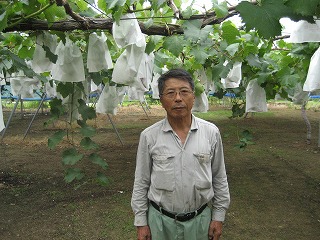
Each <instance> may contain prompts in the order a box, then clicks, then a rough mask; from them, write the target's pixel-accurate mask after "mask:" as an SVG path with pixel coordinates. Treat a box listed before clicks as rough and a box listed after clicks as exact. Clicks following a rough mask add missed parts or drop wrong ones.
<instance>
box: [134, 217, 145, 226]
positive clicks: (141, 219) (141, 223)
mask: <svg viewBox="0 0 320 240" xmlns="http://www.w3.org/2000/svg"><path fill="white" fill-rule="evenodd" d="M134 225H135V226H136V227H139V226H146V225H148V220H147V216H146V215H136V216H135V217H134Z"/></svg>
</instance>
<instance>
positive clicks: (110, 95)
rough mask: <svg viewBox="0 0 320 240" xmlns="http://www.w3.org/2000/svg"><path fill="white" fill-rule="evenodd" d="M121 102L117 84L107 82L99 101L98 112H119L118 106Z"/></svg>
mask: <svg viewBox="0 0 320 240" xmlns="http://www.w3.org/2000/svg"><path fill="white" fill-rule="evenodd" d="M118 104H119V96H118V93H117V89H116V86H110V85H109V84H106V85H105V86H104V88H103V90H102V93H101V95H100V97H99V99H98V102H97V109H96V112H97V113H105V114H108V113H110V114H113V115H115V114H117V107H118Z"/></svg>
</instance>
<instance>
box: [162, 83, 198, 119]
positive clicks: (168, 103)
mask: <svg viewBox="0 0 320 240" xmlns="http://www.w3.org/2000/svg"><path fill="white" fill-rule="evenodd" d="M194 98H195V96H194V93H193V91H192V89H191V86H190V84H189V83H188V82H187V81H183V80H180V79H177V78H170V79H168V80H166V81H165V84H164V89H163V92H162V95H161V97H160V102H161V104H162V107H163V108H164V109H165V110H166V112H167V116H168V117H169V118H175V119H178V118H186V117H187V118H188V117H190V115H191V109H192V107H193V103H194Z"/></svg>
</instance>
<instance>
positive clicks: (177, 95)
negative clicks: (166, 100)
mask: <svg viewBox="0 0 320 240" xmlns="http://www.w3.org/2000/svg"><path fill="white" fill-rule="evenodd" d="M174 100H175V101H181V100H182V98H181V95H180V92H179V91H178V92H176V95H175V96H174Z"/></svg>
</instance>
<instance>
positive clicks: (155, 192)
mask: <svg viewBox="0 0 320 240" xmlns="http://www.w3.org/2000/svg"><path fill="white" fill-rule="evenodd" d="M148 199H150V200H152V201H154V202H155V203H157V204H158V205H160V206H161V207H162V208H164V209H166V210H168V211H171V212H173V213H186V212H192V211H195V210H196V209H198V208H199V207H201V206H202V205H204V204H205V203H209V202H210V201H211V204H212V206H213V211H212V220H217V221H224V218H225V213H226V210H227V208H228V207H229V203H230V195H229V187H228V182H227V175H226V170H225V163H224V154H223V147H222V141H221V136H220V132H219V129H218V128H217V127H216V125H214V124H213V123H210V122H207V121H205V120H202V119H200V118H197V117H195V116H194V115H192V124H191V128H190V131H189V133H188V136H187V139H186V141H185V143H184V145H182V143H181V141H180V139H179V137H178V135H177V134H175V132H174V131H173V129H172V127H171V126H170V124H169V122H168V120H167V119H166V118H165V119H163V120H161V121H159V122H157V123H155V124H153V125H152V126H150V127H148V128H146V129H145V130H144V131H143V132H142V133H141V135H140V141H139V146H138V151H137V163H136V172H135V181H134V187H133V194H132V200H131V206H132V209H133V212H134V214H135V220H134V225H135V226H145V225H147V224H148V223H147V210H148V205H149V202H148Z"/></svg>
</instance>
